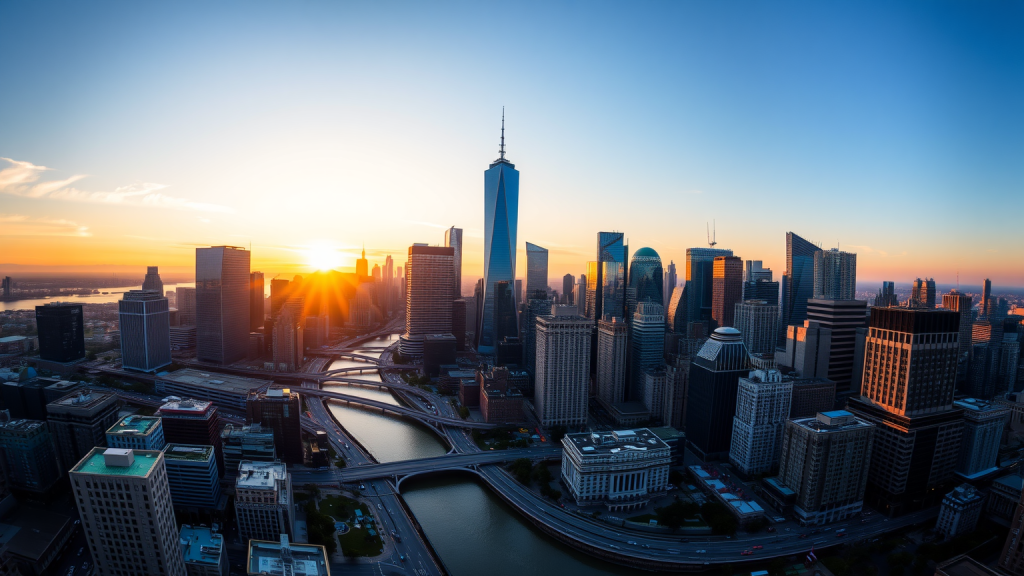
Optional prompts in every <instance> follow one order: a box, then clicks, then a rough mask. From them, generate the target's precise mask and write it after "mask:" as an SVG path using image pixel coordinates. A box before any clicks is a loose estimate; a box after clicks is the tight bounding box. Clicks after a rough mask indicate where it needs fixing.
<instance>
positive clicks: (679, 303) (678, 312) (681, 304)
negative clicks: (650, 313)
mask: <svg viewBox="0 0 1024 576" xmlns="http://www.w3.org/2000/svg"><path fill="white" fill-rule="evenodd" d="M665 325H666V326H668V329H669V331H671V332H674V333H676V334H686V289H685V288H682V287H679V286H677V287H676V289H675V290H673V291H672V296H671V297H670V298H669V301H668V308H667V312H666V314H665Z"/></svg>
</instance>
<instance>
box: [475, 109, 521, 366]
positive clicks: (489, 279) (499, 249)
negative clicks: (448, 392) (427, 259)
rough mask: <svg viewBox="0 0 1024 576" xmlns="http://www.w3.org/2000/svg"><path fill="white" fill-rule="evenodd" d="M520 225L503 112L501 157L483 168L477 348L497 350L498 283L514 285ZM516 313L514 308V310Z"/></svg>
mask: <svg viewBox="0 0 1024 576" xmlns="http://www.w3.org/2000/svg"><path fill="white" fill-rule="evenodd" d="M518 225H519V171H518V170H516V166H515V164H513V163H511V162H509V161H508V160H506V159H505V114H504V113H502V116H501V148H499V156H498V159H497V160H495V161H494V162H492V163H491V166H490V167H489V168H488V169H487V170H486V171H485V172H484V286H483V304H484V305H483V311H482V314H481V315H480V331H479V336H478V342H479V343H478V345H477V351H478V352H479V353H481V354H494V353H495V352H497V346H498V339H499V337H498V334H497V315H498V312H499V311H498V310H496V309H495V299H494V294H495V284H496V283H498V282H508V283H509V285H510V286H511V285H513V282H514V281H515V277H516V230H517V228H518ZM512 314H515V310H514V309H513V310H512Z"/></svg>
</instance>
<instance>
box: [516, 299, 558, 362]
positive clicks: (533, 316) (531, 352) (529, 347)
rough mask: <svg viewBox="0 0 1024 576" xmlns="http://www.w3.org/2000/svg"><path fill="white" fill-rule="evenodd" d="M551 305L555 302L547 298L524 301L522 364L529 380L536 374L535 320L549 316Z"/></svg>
mask: <svg viewBox="0 0 1024 576" xmlns="http://www.w3.org/2000/svg"><path fill="white" fill-rule="evenodd" d="M538 296H539V295H538ZM553 304H557V302H554V301H553V300H549V299H547V298H530V299H529V300H527V301H526V307H525V310H526V314H525V316H526V319H525V324H526V325H525V326H524V327H523V335H524V336H525V340H526V342H525V344H526V346H525V347H524V350H523V355H524V356H526V358H525V362H524V364H525V366H526V370H527V371H528V372H529V373H530V377H531V378H532V377H534V376H535V375H536V373H537V318H539V317H541V316H548V315H550V314H551V306H552V305H553Z"/></svg>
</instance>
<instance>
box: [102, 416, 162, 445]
mask: <svg viewBox="0 0 1024 576" xmlns="http://www.w3.org/2000/svg"><path fill="white" fill-rule="evenodd" d="M106 445H107V446H109V447H110V448H131V449H132V450H163V449H164V446H166V445H167V442H166V441H165V440H164V427H163V424H162V422H161V420H160V418H157V417H156V416H137V415H135V414H132V415H131V416H125V417H124V418H122V419H121V420H119V421H118V422H117V423H116V424H114V425H113V426H111V427H110V428H109V429H107V444H106Z"/></svg>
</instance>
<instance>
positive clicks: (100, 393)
mask: <svg viewBox="0 0 1024 576" xmlns="http://www.w3.org/2000/svg"><path fill="white" fill-rule="evenodd" d="M120 406H121V402H120V400H118V398H117V395H116V394H114V392H112V391H110V390H95V389H81V390H76V391H74V392H72V393H71V394H68V395H67V396H64V397H63V398H61V399H60V400H57V401H56V402H50V403H49V404H47V405H46V414H47V422H48V425H49V427H50V431H51V432H52V433H53V440H54V442H55V443H56V445H57V454H59V456H60V463H61V467H62V469H63V470H69V469H70V468H71V467H72V466H74V465H75V464H76V463H77V462H78V461H79V460H81V459H82V457H84V456H85V455H86V454H88V453H89V452H91V451H92V449H93V448H95V447H97V446H106V445H107V429H109V428H110V427H111V426H113V425H114V424H115V423H116V422H117V411H118V409H119V408H120Z"/></svg>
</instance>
